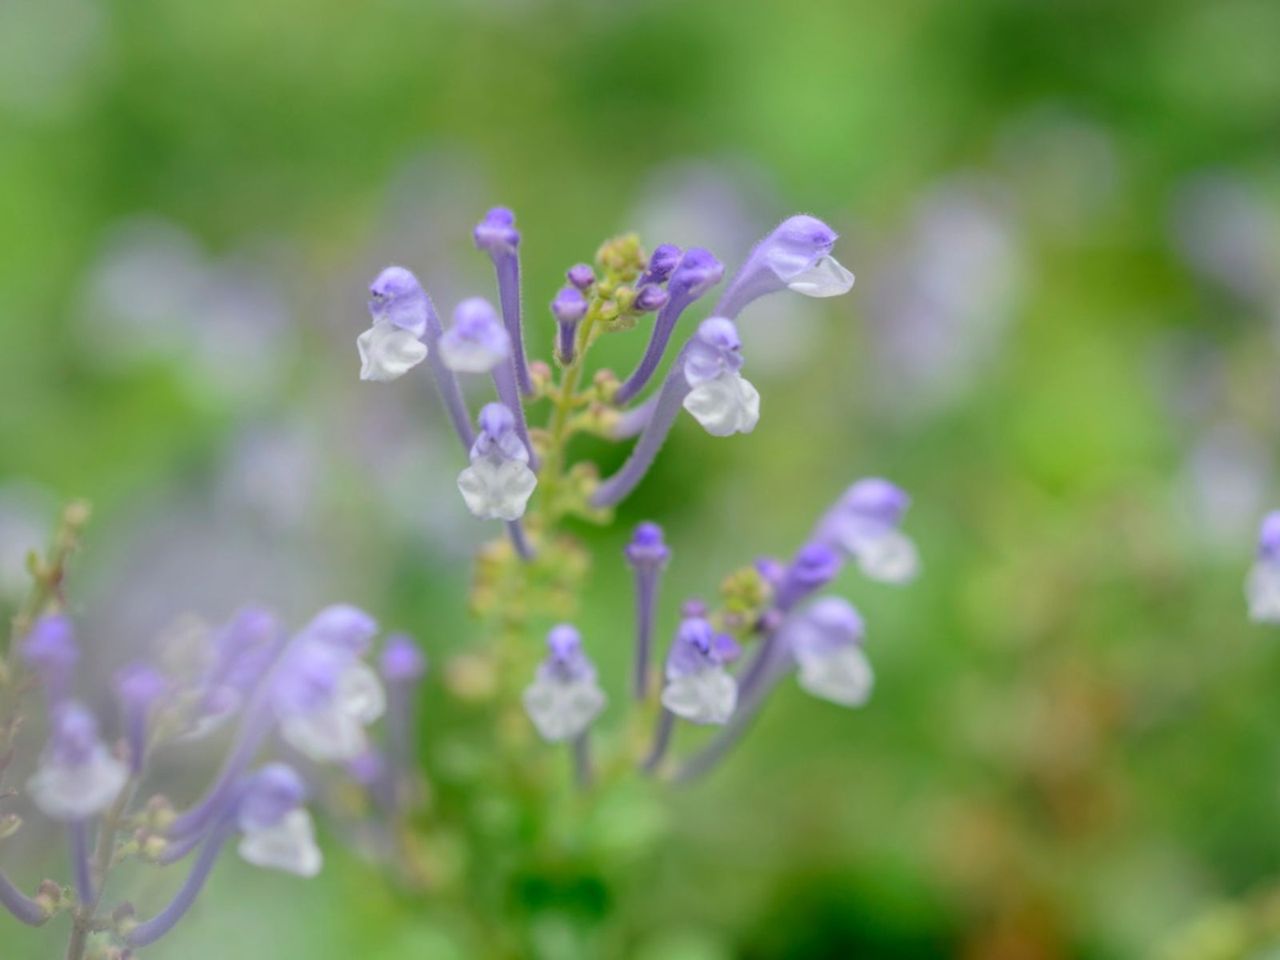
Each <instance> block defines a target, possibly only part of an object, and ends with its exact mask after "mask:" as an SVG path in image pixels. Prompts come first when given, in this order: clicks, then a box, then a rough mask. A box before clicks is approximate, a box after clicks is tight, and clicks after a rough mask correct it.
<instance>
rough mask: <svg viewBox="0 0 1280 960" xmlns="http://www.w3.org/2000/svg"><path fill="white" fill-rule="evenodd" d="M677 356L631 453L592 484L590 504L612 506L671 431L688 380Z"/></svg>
mask: <svg viewBox="0 0 1280 960" xmlns="http://www.w3.org/2000/svg"><path fill="white" fill-rule="evenodd" d="M681 359H682V358H677V359H676V363H675V365H674V366H672V368H671V372H670V373H668V374H667V379H666V380H665V381H663V384H662V390H661V392H660V393H659V394H658V401H657V403H656V404H655V405H654V408H653V415H652V416H651V417H650V418H649V422H648V423H647V424H646V425H645V428H644V432H643V433H641V434H640V439H639V440H637V441H636V445H635V446H634V447H633V448H632V449H631V456H629V457H628V458H627V462H626V463H624V464H623V465H622V466H621V467H620V468H619V469H618V472H617V473H615V474H614V475H613V476H612V477H610V478H609V479H608V480H606V481H604V482H603V483H602V484H600V486H599V487H597V488H596V492H595V493H594V494H592V496H591V505H592V506H594V507H612V506H613V505H614V504H616V503H619V502H621V501H622V500H623V499H624V498H625V497H626V496H627V494H629V493H630V492H631V491H632V490H634V489H635V488H636V485H637V484H638V483H639V482H640V481H641V480H643V479H644V475H645V474H646V473H648V472H649V467H651V466H652V465H653V461H654V458H655V457H657V455H658V451H659V450H661V449H662V444H663V443H664V442H665V441H666V439H667V434H668V433H670V432H671V425H672V424H673V423H675V422H676V417H677V416H679V415H680V405H681V404H682V403H684V398H685V397H686V396H688V395H689V381H687V380H686V379H685V376H684V364H683V363H682V362H681Z"/></svg>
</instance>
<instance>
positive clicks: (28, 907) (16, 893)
mask: <svg viewBox="0 0 1280 960" xmlns="http://www.w3.org/2000/svg"><path fill="white" fill-rule="evenodd" d="M0 903H2V904H4V906H5V909H6V910H8V911H9V912H10V913H11V914H13V915H14V917H15V918H16V919H18V920H19V921H21V922H22V923H25V924H26V925H27V926H29V927H42V926H44V925H45V924H46V923H48V922H49V914H48V912H47V911H46V910H45V908H44V907H42V906H41V905H40V904H38V903H37V902H36V901H35V900H32V899H31V898H30V897H28V896H27V895H26V894H25V893H23V892H22V891H21V890H19V889H18V888H17V887H15V886H14V885H13V883H12V882H11V881H10V880H9V878H8V877H7V876H6V875H5V872H4V871H3V870H0Z"/></svg>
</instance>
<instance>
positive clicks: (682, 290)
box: [667, 247, 724, 303]
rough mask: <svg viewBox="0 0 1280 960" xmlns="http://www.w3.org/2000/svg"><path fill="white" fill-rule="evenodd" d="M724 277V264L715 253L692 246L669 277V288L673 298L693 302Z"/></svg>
mask: <svg viewBox="0 0 1280 960" xmlns="http://www.w3.org/2000/svg"><path fill="white" fill-rule="evenodd" d="M722 279H724V264H723V263H721V262H720V261H719V260H717V259H716V256H715V254H713V253H712V252H711V251H710V250H704V249H702V248H701V247H690V248H689V249H688V250H686V251H685V252H684V254H683V255H682V256H681V257H680V262H679V263H678V264H676V267H675V269H674V270H672V271H671V276H670V277H668V278H667V290H668V292H669V293H670V294H671V296H672V297H673V298H675V297H679V298H681V299H683V300H684V301H685V302H686V303H691V302H692V301H694V300H696V299H698V297H700V296H702V295H703V294H704V293H706V292H707V291H708V290H710V289H711V288H712V287H714V286H715V285H716V284H717V283H719V282H720V281H721V280H722Z"/></svg>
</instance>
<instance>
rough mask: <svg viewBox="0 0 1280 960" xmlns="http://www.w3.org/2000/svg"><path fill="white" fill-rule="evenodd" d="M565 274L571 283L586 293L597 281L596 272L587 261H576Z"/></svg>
mask: <svg viewBox="0 0 1280 960" xmlns="http://www.w3.org/2000/svg"><path fill="white" fill-rule="evenodd" d="M564 275H565V278H566V279H567V280H568V281H569V283H571V284H572V285H573V286H575V287H577V288H578V289H579V290H581V291H582V292H584V293H585V292H586V291H587V290H589V289H590V288H591V285H592V284H593V283H595V282H596V272H595V271H594V270H592V269H591V267H590V266H588V265H587V264H585V263H575V264H574V265H573V266H572V267H570V268H569V269H568V270H566V271H565V273H564Z"/></svg>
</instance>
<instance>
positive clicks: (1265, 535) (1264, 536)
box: [1258, 510, 1280, 563]
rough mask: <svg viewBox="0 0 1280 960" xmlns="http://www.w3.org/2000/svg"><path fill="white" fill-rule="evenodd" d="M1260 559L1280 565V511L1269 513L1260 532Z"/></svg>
mask: <svg viewBox="0 0 1280 960" xmlns="http://www.w3.org/2000/svg"><path fill="white" fill-rule="evenodd" d="M1258 557H1259V559H1262V560H1266V561H1268V562H1271V563H1280V510H1275V511H1273V512H1271V513H1268V514H1267V515H1266V516H1265V517H1264V518H1263V520H1262V526H1261V527H1260V528H1259V530H1258Z"/></svg>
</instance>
